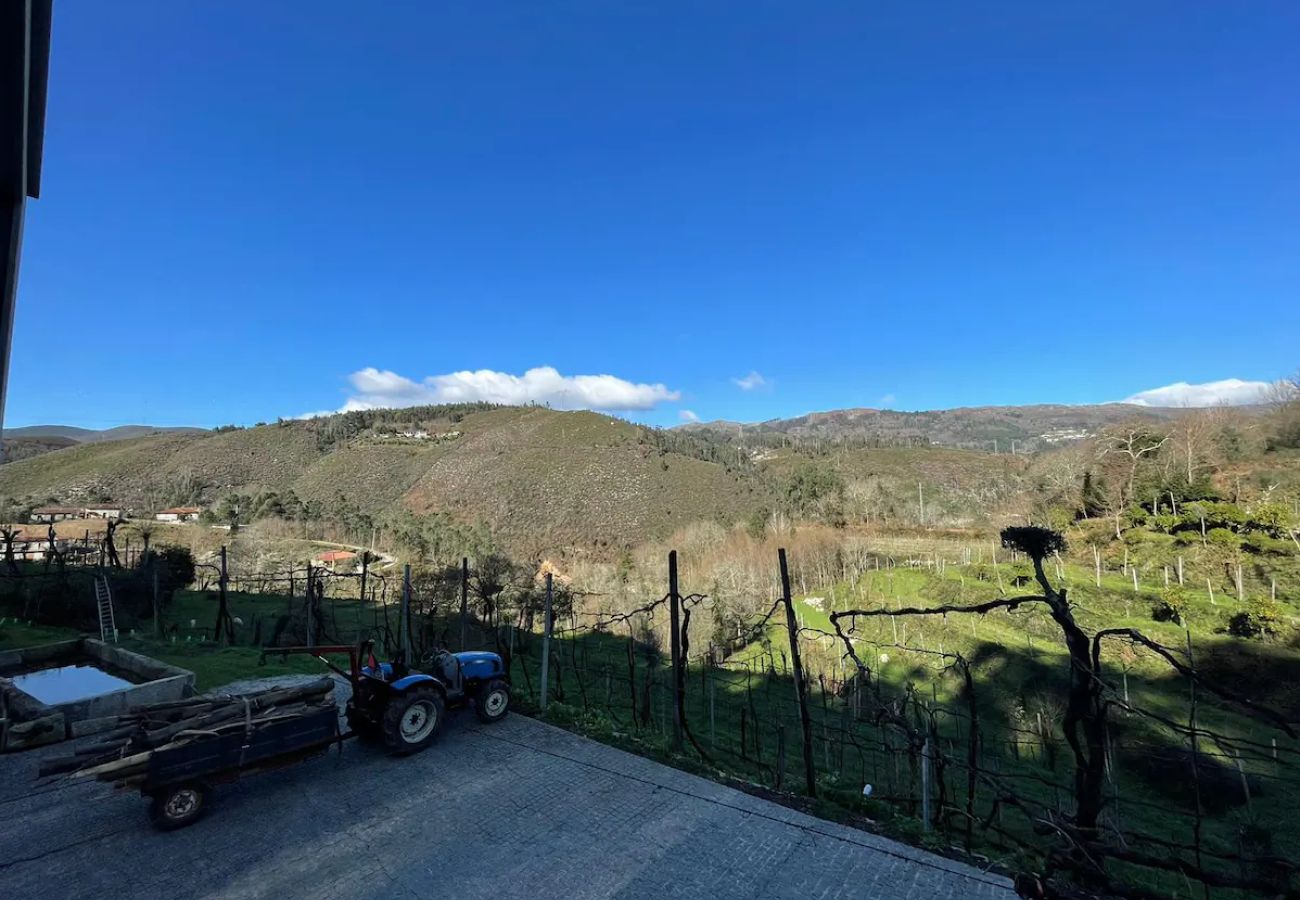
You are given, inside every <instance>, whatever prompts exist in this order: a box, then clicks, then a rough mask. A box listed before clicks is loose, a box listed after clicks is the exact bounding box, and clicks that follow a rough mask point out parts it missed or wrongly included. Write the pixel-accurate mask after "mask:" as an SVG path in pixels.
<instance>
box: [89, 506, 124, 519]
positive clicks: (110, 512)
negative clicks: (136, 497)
mask: <svg viewBox="0 0 1300 900" xmlns="http://www.w3.org/2000/svg"><path fill="white" fill-rule="evenodd" d="M123 512H124V510H123V509H122V507H120V506H112V505H109V504H104V505H101V506H87V507H86V518H87V519H121V518H123V516H122V513H123Z"/></svg>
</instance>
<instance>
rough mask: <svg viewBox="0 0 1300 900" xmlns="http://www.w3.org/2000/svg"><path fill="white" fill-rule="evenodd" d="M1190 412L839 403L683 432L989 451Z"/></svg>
mask: <svg viewBox="0 0 1300 900" xmlns="http://www.w3.org/2000/svg"><path fill="white" fill-rule="evenodd" d="M1184 412H1186V410H1179V409H1164V408H1160V407H1151V406H1135V405H1133V404H1128V403H1103V404H1094V405H1090V406H1066V405H1062V404H1040V405H1035V406H976V407H964V408H960V409H936V410H926V411H922V412H899V411H896V410H892V409H837V410H831V411H829V412H814V413H809V414H807V415H804V416H798V417H796V418H792V419H770V420H768V421H766V422H759V423H755V424H743V423H739V422H727V421H715V422H698V423H692V424H690V425H683V426H681V428H680V430H684V431H695V432H713V433H716V434H720V435H726V436H728V437H729V438H730V439H732V440H737V441H741V442H743V443H746V444H750V445H763V444H768V445H773V446H775V445H780V444H783V443H788V442H789V441H791V440H807V439H813V440H822V441H824V440H830V441H835V440H841V439H855V440H858V441H861V442H864V443H875V444H880V445H886V446H897V445H918V444H937V445H939V446H943V447H966V448H978V449H986V450H994V449H996V450H1001V451H1009V450H1011V442H1012V441H1015V442H1016V448H1017V449H1018V450H1026V451H1031V450H1041V449H1044V448H1046V447H1051V446H1056V445H1060V444H1063V443H1067V442H1069V441H1072V440H1078V439H1080V438H1084V437H1089V436H1091V435H1094V434H1096V433H1097V432H1098V431H1100V430H1101V429H1102V428H1105V427H1106V426H1107V425H1113V424H1115V423H1118V422H1126V421H1133V420H1145V421H1150V422H1160V421H1167V420H1169V419H1172V418H1175V417H1177V416H1178V415H1179V414H1181V413H1184Z"/></svg>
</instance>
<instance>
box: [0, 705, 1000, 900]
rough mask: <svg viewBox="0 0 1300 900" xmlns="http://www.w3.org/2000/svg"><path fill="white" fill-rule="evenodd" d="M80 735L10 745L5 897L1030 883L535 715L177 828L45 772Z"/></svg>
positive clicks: (4, 800) (850, 890)
mask: <svg viewBox="0 0 1300 900" xmlns="http://www.w3.org/2000/svg"><path fill="white" fill-rule="evenodd" d="M66 746H67V745H64V748H66ZM64 748H57V747H56V748H51V749H48V750H43V751H31V752H28V753H21V754H11V755H8V756H3V757H0V823H3V824H0V896H3V897H41V898H45V900H53V898H61V897H68V898H73V897H104V898H109V900H128V898H136V897H139V898H150V900H154V898H168V900H179V898H190V897H274V898H297V897H303V898H313V900H321V898H340V900H342V898H347V900H355V898H357V897H385V898H408V897H410V898H457V900H471V898H513V897H520V898H531V900H541V898H551V897H556V898H560V897H563V898H605V897H619V898H661V897H699V898H708V900H724V898H737V900H740V898H777V897H781V898H785V897H789V898H801V900H805V898H831V897H846V898H847V897H855V898H881V900H885V898H887V900H904V898H907V900H933V898H963V900H965V898H983V897H989V898H1000V900H1001V898H1006V900H1012V898H1014V894H1013V892H1012V891H1011V889H1010V885H1009V883H1008V882H1007V880H1006V879H1004V878H1001V877H998V876H996V875H991V874H987V873H984V872H981V871H979V870H977V869H973V868H971V867H969V866H965V865H962V864H960V863H957V862H953V861H951V860H947V859H944V858H941V857H937V856H933V855H931V854H928V853H925V852H923V851H920V850H916V849H914V848H911V847H908V846H905V845H902V844H898V843H895V842H893V841H889V840H886V839H884V838H880V837H877V836H874V835H871V834H868V833H865V832H861V831H857V830H854V829H851V828H846V827H843V826H840V825H835V824H832V823H829V822H825V821H822V820H820V819H815V818H812V817H810V816H806V815H803V814H801V813H798V812H795V811H793V810H789V809H786V808H785V807H782V806H779V805H777V804H774V803H770V802H768V801H765V800H761V799H758V798H755V797H751V796H749V795H747V794H744V793H742V792H739V791H735V790H732V789H730V788H727V787H723V786H720V785H717V784H714V783H712V782H709V781H706V780H704V779H700V778H697V777H695V776H692V775H688V774H685V773H682V772H678V771H676V770H674V769H671V768H668V767H666V766H662V765H659V764H657V763H654V762H651V761H649V760H645V759H642V758H640V757H638V756H634V755H632V754H629V753H624V752H623V751H620V750H616V749H613V748H610V747H606V746H603V745H601V744H597V743H595V742H593V741H588V740H586V739H584V738H581V737H577V736H575V735H572V734H569V733H568V732H565V731H562V730H559V729H557V728H553V727H551V726H549V725H545V724H543V723H541V722H537V721H534V720H532V719H527V718H524V717H521V716H511V717H508V718H507V719H506V720H505V721H504V722H502V723H500V724H497V725H494V726H482V725H480V724H479V723H478V721H477V719H475V718H474V717H473V714H472V713H460V714H456V715H454V716H453V717H452V718H451V719H450V720H449V721H448V723H447V724H446V726H445V730H444V733H443V735H442V736H441V737H440V738H439V741H438V743H437V744H435V745H434V746H433V747H431V748H430V749H429V750H427V751H425V752H424V753H422V754H420V755H418V756H414V757H410V758H406V759H394V758H390V757H388V756H385V755H383V754H382V753H381V752H380V751H378V750H377V749H374V748H370V747H367V746H364V745H361V744H359V743H357V742H355V741H351V742H348V744H346V745H345V746H344V748H343V750H342V752H341V753H339V752H337V751H331V753H330V754H329V756H327V757H322V758H318V759H314V760H311V761H309V762H306V763H303V764H301V765H299V766H296V767H294V768H290V769H286V770H283V771H280V772H275V773H271V774H267V775H261V776H255V777H252V778H249V779H247V780H245V781H243V782H241V783H239V784H235V785H228V786H223V787H220V788H218V793H217V796H216V803H215V804H214V805H213V807H212V809H211V811H210V813H209V815H208V816H207V817H206V818H205V819H203V820H201V821H200V822H198V823H196V824H195V825H193V826H191V827H189V828H187V829H183V830H180V831H176V832H168V833H162V832H156V831H154V830H153V829H152V828H151V827H150V825H149V823H148V820H147V817H146V809H145V801H144V800H143V799H142V798H141V797H139V795H137V794H130V793H113V792H112V791H111V790H110V789H109V788H108V786H106V785H101V784H98V783H93V782H92V783H77V784H71V785H62V786H45V787H38V786H37V785H36V783H35V781H34V778H33V775H34V773H35V771H36V765H37V762H38V757H39V756H40V755H42V754H45V753H62V752H64Z"/></svg>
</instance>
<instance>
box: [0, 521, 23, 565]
mask: <svg viewBox="0 0 1300 900" xmlns="http://www.w3.org/2000/svg"><path fill="white" fill-rule="evenodd" d="M20 534H22V529H19V528H0V538H3V539H4V544H5V568H6V569H8V570H9V574H10V575H17V574H18V561H17V560H16V559H15V558H14V541H16V540H17V539H18V535H20Z"/></svg>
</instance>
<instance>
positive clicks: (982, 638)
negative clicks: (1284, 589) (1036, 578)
mask: <svg viewBox="0 0 1300 900" xmlns="http://www.w3.org/2000/svg"><path fill="white" fill-rule="evenodd" d="M999 568H1000V570H1001V573H1002V579H1003V581H1004V583H1005V584H1006V586H1007V588H1008V589H1009V591H1010V592H1011V593H1022V592H1023V593H1028V592H1032V589H1031V588H1015V587H1013V586H1012V585H1011V584H1010V582H1011V579H1012V577H1013V575H1014V572H1015V570H1016V567H1013V566H1009V565H1002V566H1000V567H999ZM990 572H991V567H989V566H983V567H979V568H978V569H976V568H975V567H959V566H950V567H949V568H948V569H947V570H946V572H945V573H944V575H943V576H939V575H936V574H933V573H932V572H930V571H926V570H914V569H893V570H884V571H872V572H869V573H867V574H866V575H864V576H863V578H862V579H861V580H860V581H859V582H858V583H857V584H853V585H850V584H845V583H838V584H834V585H827V586H825V587H824V588H823V589H821V590H819V591H817V592H816V594H815V595H813V596H817V597H820V598H821V603H820V604H815V603H814V604H810V603H808V602H806V601H805V600H802V599H801V600H799V601H798V605H799V618H800V621H801V624H802V625H803V626H804V627H805V628H807V629H815V630H820V631H825V632H832V631H833V629H832V626H831V624H830V619H829V616H828V614H827V613H828V612H829V611H830V610H832V609H840V610H842V609H848V608H859V609H877V608H881V607H882V606H884V607H897V606H900V605H902V606H917V607H922V608H924V607H930V606H935V605H938V604H939V603H942V602H947V603H972V602H978V601H980V600H986V599H991V598H993V597H995V596H998V595H999V591H998V590H997V586H996V578H994V576H992V575H991V574H990ZM1053 574H1054V573H1053V572H1049V576H1050V575H1053ZM1064 575H1065V583H1067V584H1068V585H1069V587H1070V594H1071V597H1072V600H1073V603H1074V605H1075V614H1076V617H1077V618H1078V620H1079V622H1080V623H1081V624H1082V625H1084V627H1085V628H1086V629H1087V630H1089V631H1095V630H1096V629H1098V628H1102V627H1112V628H1115V627H1132V628H1137V629H1139V630H1141V631H1142V632H1143V633H1144V634H1146V635H1147V636H1149V637H1151V638H1153V639H1155V640H1157V641H1159V642H1161V643H1163V644H1164V645H1165V646H1168V647H1172V648H1176V649H1179V650H1181V649H1182V648H1184V647H1186V641H1187V635H1188V632H1190V634H1191V638H1192V642H1193V646H1194V649H1195V654H1196V659H1197V665H1198V667H1200V669H1201V670H1202V672H1203V673H1206V674H1208V676H1209V677H1211V678H1213V679H1215V681H1216V682H1217V683H1219V684H1222V685H1225V686H1227V687H1230V688H1232V689H1234V690H1237V691H1240V692H1242V693H1244V694H1245V695H1247V696H1249V697H1250V698H1251V699H1252V700H1253V701H1254V702H1257V703H1260V704H1264V705H1267V706H1269V707H1271V708H1273V709H1276V710H1279V711H1281V712H1283V713H1284V714H1285V715H1286V716H1287V718H1288V719H1289V720H1291V721H1295V720H1297V719H1300V691H1298V690H1297V687H1296V685H1297V682H1298V679H1300V650H1298V649H1297V648H1295V647H1293V646H1289V645H1285V644H1280V643H1272V644H1264V643H1261V642H1258V641H1247V640H1242V639H1238V638H1232V637H1228V636H1226V635H1225V634H1223V633H1222V629H1223V627H1224V625H1226V621H1227V618H1228V616H1229V615H1231V613H1232V612H1234V611H1235V610H1236V609H1237V608H1239V605H1238V604H1237V603H1236V602H1235V601H1234V600H1225V599H1223V598H1220V599H1219V601H1218V602H1217V603H1216V604H1211V603H1210V602H1209V599H1208V597H1206V596H1201V595H1195V596H1194V597H1193V599H1192V602H1191V605H1190V609H1189V613H1188V622H1189V627H1188V629H1187V630H1186V631H1185V630H1184V629H1183V628H1182V627H1181V626H1178V625H1174V624H1172V623H1160V622H1154V621H1152V619H1151V616H1150V610H1151V606H1152V603H1153V602H1154V600H1155V599H1156V593H1155V591H1153V590H1143V591H1141V592H1140V593H1138V594H1136V595H1135V594H1134V593H1133V592H1132V586H1131V584H1130V583H1128V582H1126V581H1125V580H1124V579H1123V578H1122V577H1120V576H1118V575H1105V576H1103V578H1102V584H1101V587H1100V588H1098V587H1096V586H1095V584H1094V582H1093V573H1092V572H1091V571H1090V570H1088V569H1086V568H1082V567H1075V566H1068V565H1067V566H1066V567H1065V568H1064ZM988 579H993V580H992V581H990V580H988ZM1284 609H1285V612H1286V614H1287V615H1289V616H1291V617H1293V619H1294V617H1295V616H1296V615H1297V614H1300V609H1298V608H1297V607H1296V606H1295V605H1293V604H1284ZM854 635H855V639H856V640H858V641H860V642H859V643H857V644H856V648H857V652H858V653H859V656H860V657H861V659H862V660H863V662H864V663H866V664H867V665H870V666H872V667H873V669H874V670H875V672H876V675H877V677H879V678H880V679H881V681H882V683H883V684H886V685H888V686H889V687H890V688H891V689H893V690H895V691H899V692H902V691H905V690H907V689H908V686H909V685H914V686H915V687H916V688H917V689H918V690H920V691H921V692H922V693H923V694H925V695H926V696H927V698H929V697H931V696H932V697H933V698H934V699H935V700H936V701H937V702H938V704H939V705H940V706H943V707H947V708H951V709H954V710H961V709H963V708H964V704H965V702H966V700H965V697H964V695H963V694H962V691H961V684H960V681H959V679H958V678H957V677H956V676H955V674H954V673H953V672H952V671H948V672H946V673H945V672H943V671H941V670H942V669H943V665H944V664H943V663H941V662H940V661H939V659H938V658H937V657H934V656H926V655H925V654H922V653H913V652H909V651H908V650H906V649H902V648H903V647H910V648H920V649H926V650H931V651H935V650H942V651H944V652H946V653H949V654H953V653H960V654H961V655H962V656H963V657H965V658H966V659H968V660H971V661H972V664H973V670H974V673H975V677H976V684H977V693H978V695H979V696H980V698H981V720H982V723H983V727H984V729H985V746H986V750H987V751H988V752H989V753H990V754H997V755H998V756H999V759H1000V760H1001V764H1000V765H1001V769H1002V771H1005V772H1012V771H1021V770H1023V771H1024V773H1025V774H1026V775H1027V776H1032V777H1041V776H1043V775H1044V774H1048V773H1045V772H1044V767H1045V766H1046V763H1045V761H1044V758H1043V756H1042V743H1041V742H1040V740H1039V738H1038V737H1037V736H1036V735H1035V734H1034V730H1035V728H1036V723H1037V721H1038V718H1037V717H1038V714H1039V713H1040V712H1041V713H1042V715H1043V717H1044V720H1045V721H1047V722H1049V723H1052V722H1056V721H1059V713H1060V710H1061V708H1062V704H1061V703H1060V698H1062V697H1063V696H1064V687H1065V677H1066V676H1065V673H1066V672H1067V671H1068V660H1067V657H1066V655H1065V653H1064V649H1063V647H1062V646H1061V639H1060V633H1059V630H1058V629H1057V628H1056V626H1055V625H1054V623H1052V622H1051V621H1050V620H1049V619H1048V618H1047V617H1046V615H1045V614H1044V613H1043V612H1042V611H1040V610H1037V609H1036V608H1034V607H1027V608H1025V609H1023V610H1019V611H1016V612H1012V613H1007V612H997V613H993V614H990V615H987V616H982V617H975V616H949V617H942V618H941V617H926V618H919V617H917V618H909V619H896V620H893V621H891V620H890V619H888V618H878V619H865V620H861V621H860V623H859V626H858V628H857V630H856V631H855V632H854ZM769 640H770V647H771V648H772V649H773V650H774V651H776V653H777V656H778V658H779V651H780V650H781V649H782V648H784V647H785V646H786V645H787V639H786V636H785V632H784V629H783V628H780V627H777V626H773V627H772V629H771V631H770V634H769ZM808 643H809V644H811V645H812V646H810V647H805V650H804V653H805V664H806V665H808V666H809V668H810V670H811V671H813V672H814V673H816V672H817V671H832V670H833V669H834V668H835V666H836V665H837V664H838V657H839V655H840V653H841V652H842V645H840V644H839V643H838V641H837V640H836V639H833V638H831V637H829V636H828V637H823V638H821V639H820V640H817V639H816V638H815V636H814V637H812V638H811V639H810V640H809V641H808ZM899 645H902V646H901V647H900V646H899ZM1121 646H1122V644H1121V643H1119V642H1116V643H1112V644H1110V645H1109V651H1108V653H1107V654H1106V657H1105V658H1106V660H1107V664H1108V666H1109V667H1110V671H1111V674H1112V678H1113V681H1114V683H1116V684H1117V685H1119V684H1122V683H1123V680H1122V674H1123V668H1124V665H1127V667H1128V690H1129V692H1130V696H1131V699H1132V702H1133V703H1134V705H1136V706H1139V707H1142V708H1145V709H1148V710H1151V711H1153V712H1155V713H1157V714H1159V715H1162V716H1167V717H1169V718H1170V719H1171V720H1174V721H1180V722H1185V721H1186V719H1187V715H1188V708H1189V707H1188V700H1187V698H1188V693H1187V690H1188V688H1187V682H1186V681H1185V680H1184V679H1182V678H1181V677H1179V676H1177V675H1176V674H1175V673H1174V672H1173V671H1172V670H1171V669H1170V668H1169V667H1168V666H1167V665H1166V664H1165V663H1163V662H1162V661H1160V660H1159V659H1157V658H1156V657H1155V656H1154V654H1151V653H1149V652H1145V651H1144V652H1140V653H1138V654H1137V656H1136V658H1130V659H1129V660H1128V661H1127V662H1125V661H1124V660H1122V659H1121V657H1120V654H1119V650H1120V647H1121ZM767 652H768V651H767V650H766V649H765V648H764V647H763V646H762V645H761V644H757V643H756V644H751V645H750V646H749V647H747V648H746V649H744V650H742V651H741V652H740V653H738V654H736V655H735V656H733V657H732V658H731V660H729V666H732V667H735V666H743V665H744V664H745V663H749V664H750V665H758V666H760V667H762V666H765V665H766V663H765V662H764V661H765V660H766V659H770V657H768V656H767ZM777 666H778V668H780V663H779V662H778V663H777ZM1114 718H1115V719H1116V724H1115V729H1116V732H1117V734H1118V735H1119V746H1121V747H1126V746H1127V748H1128V749H1126V750H1123V751H1121V757H1120V762H1119V763H1118V766H1119V768H1118V769H1117V771H1118V777H1119V779H1120V783H1121V784H1122V786H1123V795H1124V799H1123V801H1122V802H1123V803H1124V804H1126V805H1125V806H1124V807H1123V808H1124V810H1125V815H1126V827H1128V828H1136V829H1137V830H1141V831H1146V832H1147V833H1150V834H1159V835H1165V836H1166V837H1174V838H1177V839H1178V840H1180V841H1187V842H1190V840H1191V831H1190V823H1191V821H1192V817H1191V814H1190V811H1189V810H1187V809H1182V808H1180V807H1179V806H1178V805H1177V804H1173V805H1172V806H1171V804H1170V800H1169V798H1168V797H1167V796H1165V795H1164V793H1163V792H1162V790H1160V789H1158V788H1157V787H1155V786H1153V785H1150V784H1148V783H1146V780H1145V776H1143V775H1142V773H1141V772H1140V771H1136V770H1135V768H1134V767H1135V766H1137V765H1139V761H1138V760H1137V759H1136V758H1135V757H1136V756H1140V755H1143V754H1144V753H1149V752H1150V751H1151V750H1157V751H1159V752H1169V750H1170V749H1172V748H1185V746H1186V743H1185V741H1180V740H1179V739H1178V738H1177V737H1176V736H1174V735H1173V734H1172V733H1171V732H1169V731H1168V729H1164V728H1160V727H1154V726H1150V725H1149V724H1147V723H1145V722H1143V721H1142V720H1137V719H1130V718H1128V717H1125V716H1124V715H1123V714H1122V713H1115V715H1114ZM1199 720H1200V723H1201V725H1202V726H1203V727H1209V728H1211V729H1218V730H1221V731H1223V732H1224V733H1227V734H1232V735H1236V736H1238V737H1249V738H1252V739H1255V740H1259V741H1261V742H1262V743H1265V744H1267V742H1268V740H1269V739H1270V738H1271V737H1279V738H1280V739H1279V746H1282V747H1287V746H1293V747H1294V746H1296V744H1295V742H1289V741H1287V740H1286V739H1284V738H1281V737H1280V733H1279V732H1277V731H1276V730H1272V729H1269V728H1268V727H1267V726H1264V725H1262V724H1259V723H1257V722H1255V721H1253V720H1251V719H1249V718H1247V717H1245V716H1244V715H1242V714H1241V713H1240V712H1239V710H1237V709H1236V708H1235V707H1233V706H1231V705H1230V704H1227V703H1226V702H1223V701H1220V700H1218V699H1216V698H1214V697H1212V696H1208V695H1206V694H1205V693H1204V692H1202V696H1201V697H1200V711H1199ZM1049 730H1051V732H1052V734H1051V736H1050V739H1049V741H1048V743H1050V744H1052V745H1053V746H1054V748H1055V753H1056V754H1057V756H1058V760H1059V761H1058V762H1057V765H1056V768H1055V774H1050V777H1052V778H1058V779H1059V778H1063V777H1064V774H1065V773H1066V772H1068V771H1069V768H1068V765H1069V764H1068V748H1066V747H1065V746H1064V745H1063V742H1062V738H1061V736H1060V734H1059V729H1049ZM1013 743H1017V746H1015V747H1013V746H1012V744H1013ZM1204 749H1205V748H1203V751H1204ZM1209 752H1210V753H1211V754H1213V753H1214V749H1213V747H1211V748H1209ZM1229 764H1230V763H1229ZM1245 770H1246V771H1247V772H1248V773H1250V774H1251V775H1252V776H1254V777H1257V778H1259V779H1260V780H1261V782H1262V783H1263V788H1262V789H1261V791H1260V794H1259V795H1257V796H1256V797H1255V798H1254V806H1253V809H1252V810H1247V809H1245V808H1241V807H1239V808H1237V809H1234V810H1231V811H1229V812H1227V813H1223V814H1218V815H1211V816H1210V819H1209V824H1208V825H1207V831H1206V839H1207V842H1208V844H1209V845H1210V846H1213V847H1217V848H1218V849H1220V850H1222V851H1224V852H1234V847H1235V843H1234V842H1235V840H1236V834H1237V829H1238V828H1239V827H1241V826H1242V823H1244V822H1247V821H1251V820H1252V817H1253V819H1255V820H1258V821H1261V822H1280V821H1284V820H1285V819H1286V818H1287V817H1288V810H1289V809H1290V808H1291V807H1292V806H1293V804H1294V803H1295V802H1296V801H1297V799H1300V788H1297V787H1295V786H1293V785H1290V784H1287V783H1285V782H1282V781H1279V780H1277V777H1276V775H1277V773H1276V771H1275V769H1274V767H1272V766H1269V765H1267V764H1263V763H1260V762H1257V761H1256V762H1250V761H1248V762H1246V763H1245ZM1024 784H1025V785H1027V786H1028V785H1031V784H1032V781H1025V782H1024ZM1040 800H1042V801H1044V802H1049V803H1050V802H1052V801H1053V800H1054V795H1053V794H1052V793H1051V792H1050V790H1046V789H1045V793H1044V795H1043V796H1042V797H1040ZM1144 803H1145V804H1150V806H1142V805H1141V804H1144ZM1162 810H1163V811H1162ZM1275 849H1276V850H1277V851H1278V852H1280V853H1282V854H1283V855H1288V854H1295V853H1298V852H1300V836H1297V835H1296V834H1294V833H1292V834H1287V835H1283V834H1278V835H1276V846H1275Z"/></svg>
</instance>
